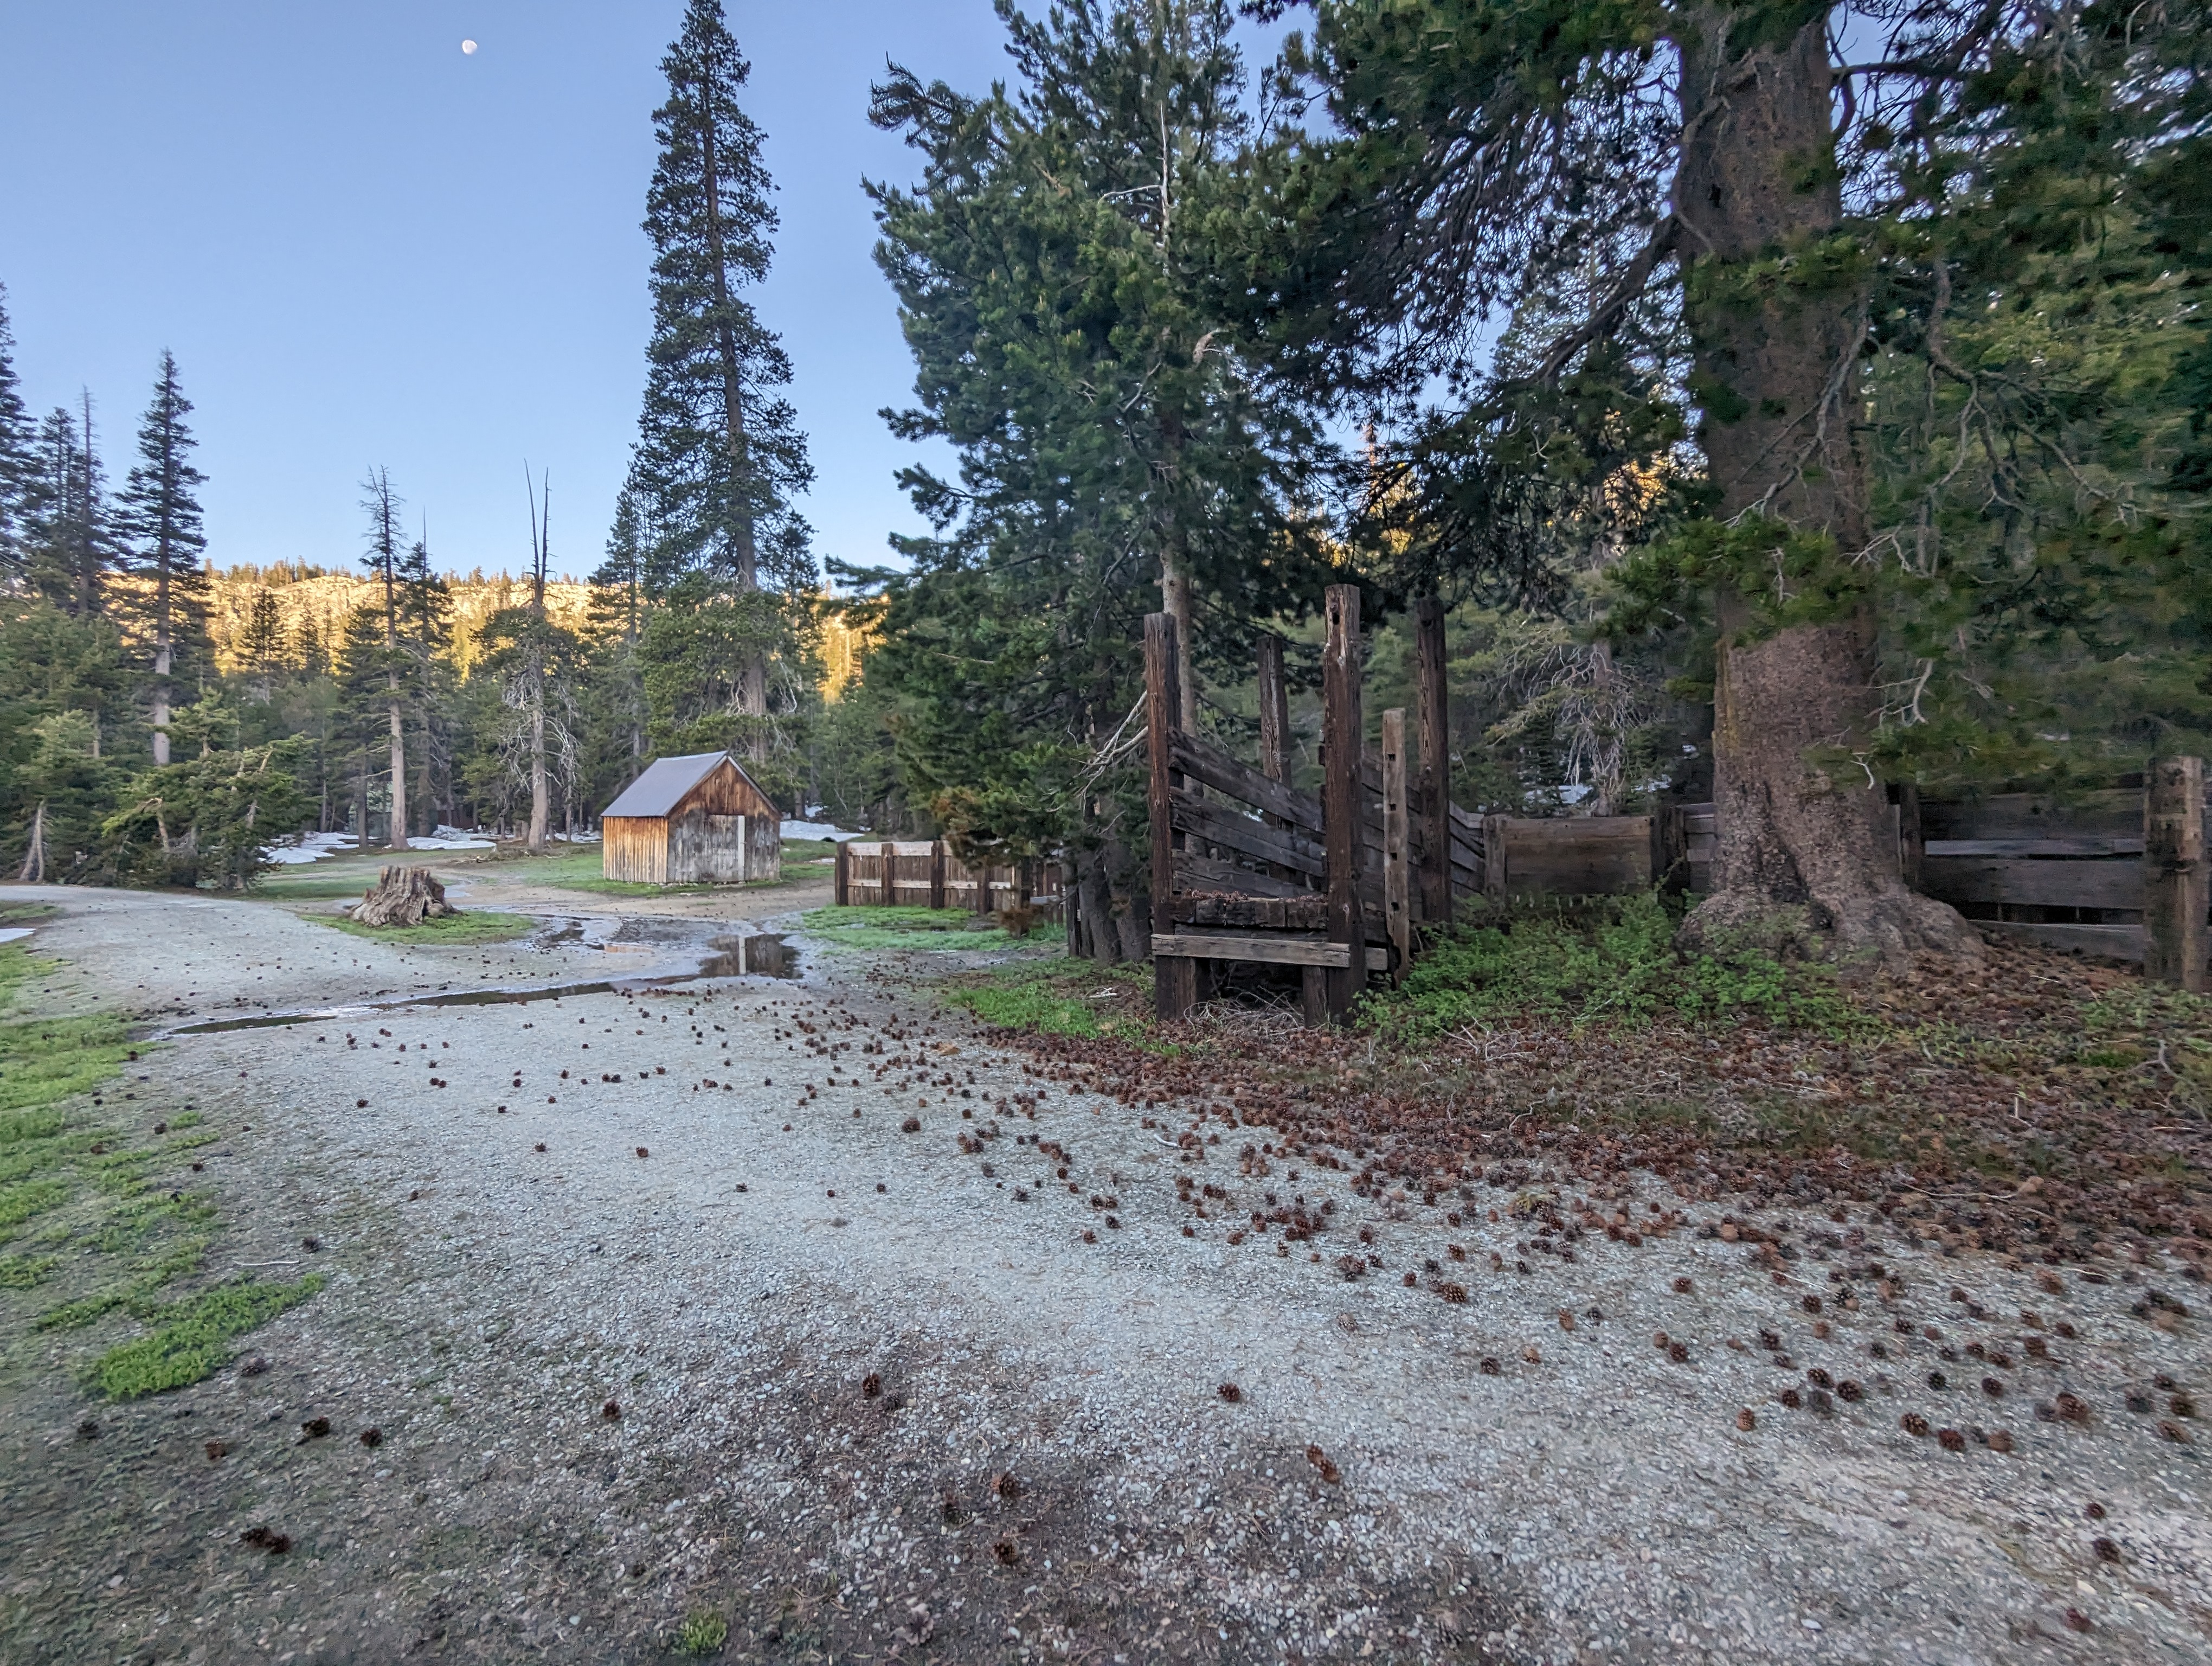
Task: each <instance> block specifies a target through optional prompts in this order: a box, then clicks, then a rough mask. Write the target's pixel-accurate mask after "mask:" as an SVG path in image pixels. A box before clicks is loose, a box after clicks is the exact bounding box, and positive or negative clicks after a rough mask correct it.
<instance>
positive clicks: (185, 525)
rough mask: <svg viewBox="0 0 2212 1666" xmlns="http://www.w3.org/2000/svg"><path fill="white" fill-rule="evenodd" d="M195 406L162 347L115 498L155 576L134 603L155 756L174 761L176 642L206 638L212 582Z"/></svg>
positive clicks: (197, 644)
mask: <svg viewBox="0 0 2212 1666" xmlns="http://www.w3.org/2000/svg"><path fill="white" fill-rule="evenodd" d="M191 408H192V404H191V400H189V399H187V398H185V393H184V389H183V388H182V387H181V386H179V385H178V381H177V361H176V356H174V355H173V354H172V353H169V352H167V351H164V352H163V353H162V355H161V375H160V377H159V379H158V380H155V384H154V398H153V403H152V404H149V405H148V406H147V407H146V415H145V417H144V418H143V420H142V421H141V422H140V423H139V424H138V460H137V462H136V463H134V464H133V465H131V473H130V475H129V477H127V478H126V479H125V482H124V487H123V491H122V493H121V495H120V496H119V497H118V500H117V504H116V508H117V514H116V518H115V520H116V530H117V531H118V532H119V533H120V534H121V536H122V537H123V538H124V539H125V549H126V551H127V554H128V558H129V560H130V562H131V565H132V566H133V567H134V568H136V569H137V571H138V573H139V574H140V575H142V576H143V577H145V578H147V579H149V580H151V581H152V589H151V591H150V592H149V593H147V594H145V595H144V596H143V598H139V599H137V600H136V602H135V604H134V611H137V612H140V613H142V614H143V616H144V617H145V623H146V629H147V633H148V635H149V636H150V637H151V639H152V644H153V649H154V680H153V685H152V688H151V689H150V690H149V694H150V696H151V704H152V706H153V722H154V762H155V763H156V764H157V765H158V764H165V763H167V762H168V761H169V708H170V704H171V700H172V696H173V692H174V686H175V670H176V660H177V656H178V654H179V649H180V648H181V649H183V650H184V651H185V653H186V654H193V655H194V657H197V654H194V651H195V650H197V649H199V648H203V647H204V644H205V641H206V637H207V610H208V581H207V575H206V573H205V572H204V570H202V568H201V564H200V557H201V556H202V554H203V552H204V551H205V550H206V549H207V537H206V534H205V533H204V532H203V530H202V528H201V522H200V505H199V500H198V498H197V496H194V493H195V491H196V489H197V488H198V487H200V486H202V485H204V484H205V483H206V481H207V477H206V476H205V475H204V474H202V473H201V472H200V471H198V470H197V469H196V468H194V467H193V466H192V465H191V461H190V457H191V450H192V446H193V440H192V433H191V429H189V428H187V427H186V426H185V415H186V413H188V412H189V411H190V410H191Z"/></svg>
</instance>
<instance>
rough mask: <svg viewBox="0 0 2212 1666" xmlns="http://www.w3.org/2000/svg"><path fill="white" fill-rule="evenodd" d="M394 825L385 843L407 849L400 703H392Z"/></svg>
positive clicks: (404, 735) (404, 739)
mask: <svg viewBox="0 0 2212 1666" xmlns="http://www.w3.org/2000/svg"><path fill="white" fill-rule="evenodd" d="M385 831H386V834H387V835H388V837H387V838H386V840H385V843H386V845H387V846H388V847H389V848H392V849H393V850H404V849H406V848H407V732H406V730H405V728H404V727H403V726H402V725H401V723H400V721H399V702H398V701H397V700H394V701H393V702H392V825H391V826H390V827H388V828H386V830H385Z"/></svg>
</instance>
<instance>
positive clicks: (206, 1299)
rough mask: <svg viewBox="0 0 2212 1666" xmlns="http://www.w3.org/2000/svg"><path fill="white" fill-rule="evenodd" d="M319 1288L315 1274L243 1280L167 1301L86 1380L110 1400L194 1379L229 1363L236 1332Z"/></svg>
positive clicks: (182, 1384)
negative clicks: (282, 1280) (289, 1280)
mask: <svg viewBox="0 0 2212 1666" xmlns="http://www.w3.org/2000/svg"><path fill="white" fill-rule="evenodd" d="M322 1287H323V1279H322V1275H321V1274H318V1273H310V1274H308V1275H307V1277H306V1278H304V1279H301V1280H300V1281H299V1282H298V1283H296V1284H270V1283H264V1282H263V1281H261V1280H258V1279H248V1280H244V1281H242V1282H240V1283H238V1284H226V1285H219V1286H216V1288H215V1289H213V1290H208V1291H203V1292H201V1293H200V1294H198V1295H197V1296H191V1297H187V1298H185V1299H184V1300H183V1301H180V1302H175V1303H172V1304H170V1305H169V1306H167V1307H165V1308H162V1309H161V1310H159V1311H157V1312H155V1314H153V1315H151V1316H150V1317H151V1322H152V1323H153V1326H154V1329H153V1330H152V1331H151V1332H150V1333H149V1334H148V1335H144V1336H141V1337H140V1338H138V1340H137V1341H133V1342H125V1343H123V1344H121V1345H120V1346H118V1347H112V1348H110V1349H108V1350H107V1352H106V1353H103V1354H101V1355H100V1358H99V1359H95V1360H94V1362H93V1363H92V1365H91V1367H90V1369H89V1370H88V1371H87V1372H86V1373H85V1375H86V1377H87V1380H88V1382H90V1383H92V1384H93V1386H94V1387H95V1388H97V1389H99V1390H100V1392H101V1393H102V1394H104V1395H106V1396H107V1397H108V1398H109V1399H110V1400H135V1399H137V1398H138V1397H139V1396H140V1395H149V1394H159V1393H161V1391H162V1390H163V1389H181V1388H184V1387H185V1386H187V1385H188V1384H190V1383H197V1382H199V1381H200V1380H201V1379H202V1378H204V1377H209V1376H211V1375H212V1374H213V1373H214V1372H216V1371H219V1370H220V1369H222V1366H223V1365H227V1364H228V1363H229V1361H230V1359H231V1358H232V1356H233V1355H234V1353H236V1352H237V1350H236V1349H235V1348H234V1347H232V1346H231V1344H232V1343H233V1342H234V1341H236V1340H237V1339H238V1338H239V1337H240V1336H241V1335H245V1334H246V1332H247V1331H249V1330H252V1329H257V1328H258V1327H259V1326H261V1325H264V1324H266V1323H268V1322H269V1321H270V1320H271V1319H273V1318H275V1317H276V1316H277V1315H278V1314H280V1313H282V1312H283V1310H285V1309H286V1308H288V1307H295V1306H297V1305H298V1304H300V1303H301V1302H304V1301H305V1300H307V1298H308V1297H310V1296H312V1295H313V1294H314V1293H315V1292H317V1291H318V1290H320V1289H321V1288H322Z"/></svg>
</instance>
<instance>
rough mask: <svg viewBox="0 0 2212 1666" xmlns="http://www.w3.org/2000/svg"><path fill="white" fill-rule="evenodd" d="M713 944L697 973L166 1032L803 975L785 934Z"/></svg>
mask: <svg viewBox="0 0 2212 1666" xmlns="http://www.w3.org/2000/svg"><path fill="white" fill-rule="evenodd" d="M707 946H708V948H709V949H712V950H714V951H715V952H714V954H712V955H710V956H708V958H706V959H704V960H702V961H701V962H700V963H699V970H697V971H696V972H671V973H666V974H662V975H658V976H655V975H652V974H641V975H640V976H636V977H605V978H595V979H592V980H591V981H589V982H582V983H545V984H534V985H532V986H531V987H529V988H520V989H518V988H499V989H455V990H452V991H449V992H447V993H445V994H435V995H414V996H410V997H408V998H405V999H402V1000H374V1001H362V1002H357V1003H356V1004H354V1005H352V1006H319V1007H316V1008H313V1010H311V1011H306V1012H260V1013H256V1014H255V1015H254V1016H252V1018H210V1019H208V1020H207V1021H205V1022H204V1023H201V1024H184V1025H178V1026H177V1027H176V1028H175V1029H173V1030H165V1031H162V1032H161V1033H162V1034H163V1035H164V1036H214V1035H220V1034H222V1033H223V1032H224V1031H231V1030H273V1029H279V1028H282V1027H283V1026H284V1025H290V1024H327V1023H331V1022H333V1021H337V1020H343V1019H349V1018H368V1017H369V1016H371V1015H372V1014H374V1013H377V1012H407V1011H411V1010H415V1009H417V1008H420V1007H424V1006H526V1005H527V1004H529V1003H530V1002H532V1001H538V1000H566V999H568V997H570V996H572V995H606V994H646V993H647V992H648V991H650V990H653V989H659V988H665V987H666V986H668V985H670V984H675V983H696V982H700V981H701V980H702V979H706V978H718V977H784V978H796V977H797V976H799V952H798V951H797V950H796V949H794V948H793V947H792V946H791V945H789V944H788V943H787V942H786V941H785V940H784V934H783V933H781V932H753V933H744V934H743V935H740V936H737V937H714V938H709V939H708V940H707Z"/></svg>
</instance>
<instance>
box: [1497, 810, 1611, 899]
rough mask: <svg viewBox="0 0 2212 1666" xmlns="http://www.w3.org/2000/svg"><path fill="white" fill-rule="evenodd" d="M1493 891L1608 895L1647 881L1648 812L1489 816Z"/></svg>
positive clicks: (1501, 893) (1519, 894) (1527, 894)
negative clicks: (1641, 814)
mask: <svg viewBox="0 0 2212 1666" xmlns="http://www.w3.org/2000/svg"><path fill="white" fill-rule="evenodd" d="M1483 851H1484V855H1485V857H1486V863H1485V881H1484V889H1485V891H1486V892H1487V893H1488V894H1490V895H1492V896H1493V897H1504V896H1513V897H1532V896H1550V897H1607V896H1615V895H1619V894H1620V893H1621V892H1624V891H1641V890H1643V889H1644V888H1645V887H1646V886H1648V885H1650V883H1651V818H1650V817H1649V816H1561V817H1529V816H1492V817H1490V818H1488V819H1487V821H1486V824H1485V826H1484V828H1483Z"/></svg>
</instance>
